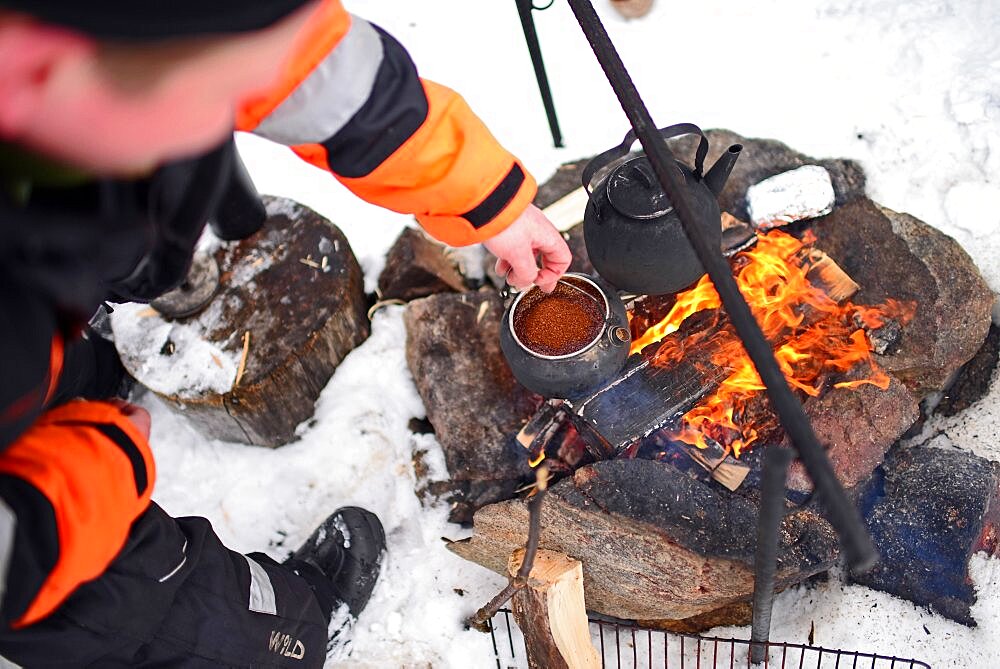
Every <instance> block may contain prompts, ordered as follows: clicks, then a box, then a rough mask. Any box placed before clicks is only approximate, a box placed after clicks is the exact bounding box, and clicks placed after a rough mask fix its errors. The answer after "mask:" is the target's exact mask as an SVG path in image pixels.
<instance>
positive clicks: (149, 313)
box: [136, 307, 160, 318]
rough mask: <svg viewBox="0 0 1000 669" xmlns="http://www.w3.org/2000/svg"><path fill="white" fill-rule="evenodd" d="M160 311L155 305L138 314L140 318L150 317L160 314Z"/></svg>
mask: <svg viewBox="0 0 1000 669" xmlns="http://www.w3.org/2000/svg"><path fill="white" fill-rule="evenodd" d="M159 315H160V312H159V311H157V310H156V309H154V308H153V307H146V308H145V309H143V310H142V311H140V312H139V313H137V314H136V316H138V317H139V318H149V317H150V316H159Z"/></svg>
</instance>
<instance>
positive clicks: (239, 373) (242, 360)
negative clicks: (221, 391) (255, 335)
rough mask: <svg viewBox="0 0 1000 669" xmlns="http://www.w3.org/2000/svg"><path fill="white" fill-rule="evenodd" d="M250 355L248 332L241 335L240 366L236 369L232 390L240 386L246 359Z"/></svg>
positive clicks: (245, 367)
mask: <svg viewBox="0 0 1000 669" xmlns="http://www.w3.org/2000/svg"><path fill="white" fill-rule="evenodd" d="M249 355H250V330H247V331H246V332H245V333H243V355H241V356H240V366H239V367H237V368H236V381H234V382H233V388H235V387H236V386H238V385H240V381H242V380H243V372H245V371H246V369H247V357H248V356H249Z"/></svg>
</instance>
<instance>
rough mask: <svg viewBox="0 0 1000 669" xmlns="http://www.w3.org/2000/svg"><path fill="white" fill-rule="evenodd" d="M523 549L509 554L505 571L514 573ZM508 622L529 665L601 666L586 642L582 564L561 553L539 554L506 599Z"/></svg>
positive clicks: (556, 667) (549, 667)
mask: <svg viewBox="0 0 1000 669" xmlns="http://www.w3.org/2000/svg"><path fill="white" fill-rule="evenodd" d="M523 559H524V549H518V550H516V551H514V553H513V554H512V555H511V556H510V560H509V562H508V563H507V569H508V572H509V573H510V575H511V577H513V576H514V575H515V574H517V571H518V569H520V567H521V561H522V560H523ZM512 604H513V609H514V620H515V621H516V622H517V625H518V627H520V629H521V631H522V632H523V634H524V642H525V647H526V649H527V653H528V664H529V666H531V667H539V668H541V667H544V668H545V669H591V668H593V669H596V668H598V667H600V666H601V659H600V656H599V655H598V652H597V650H596V649H595V648H594V646H593V645H592V644H591V642H590V629H589V627H588V623H587V610H586V606H585V604H584V597H583V564H582V563H581V562H580V561H579V560H574V559H572V558H570V557H567V556H566V555H563V554H561V553H556V552H554V551H547V550H539V551H538V553H537V554H536V556H535V562H534V564H533V566H532V569H531V573H530V574H529V576H528V582H527V585H526V586H525V587H524V588H521V589H520V590H518V591H517V593H516V594H515V595H514V598H513V600H512Z"/></svg>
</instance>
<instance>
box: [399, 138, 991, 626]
mask: <svg viewBox="0 0 1000 669" xmlns="http://www.w3.org/2000/svg"><path fill="white" fill-rule="evenodd" d="M706 134H707V136H708V137H709V140H710V142H711V145H712V146H713V147H718V148H716V149H713V150H712V151H710V152H709V154H708V155H707V156H706V159H705V160H706V163H707V164H711V163H713V161H717V160H718V155H719V152H723V151H727V150H728V149H726V148H724V147H731V146H733V145H736V144H739V145H743V146H744V154H745V157H744V158H741V159H740V161H739V162H737V163H736V165H735V167H734V168H733V172H732V175H731V177H730V179H729V181H728V182H727V184H726V186H725V188H724V189H723V190H722V191H721V194H720V195H719V204H720V207H721V209H722V211H723V212H724V213H723V216H722V218H723V231H722V239H721V240H720V249H721V250H722V252H723V255H724V256H726V257H727V258H728V263H729V266H730V268H731V269H732V271H733V275H734V277H735V278H736V279H737V281H738V282H739V289H740V290H741V292H742V294H743V295H744V296H746V298H747V300H748V301H749V303H750V306H751V311H752V313H753V315H754V316H755V317H756V319H757V320H758V321H759V322H760V323H761V325H762V326H763V328H764V330H765V336H766V338H767V339H768V340H769V342H770V343H771V344H772V345H773V347H774V349H775V350H776V351H777V353H778V360H779V368H780V369H781V370H782V371H783V372H784V374H785V375H786V376H787V377H788V378H789V381H790V387H791V389H792V391H793V392H794V394H796V395H798V397H799V399H800V400H802V406H803V409H804V410H805V413H806V415H807V417H808V418H809V421H810V423H811V424H812V426H813V429H814V431H815V433H816V436H817V439H818V441H819V443H820V444H821V445H822V447H823V449H824V450H825V452H826V455H827V457H828V458H829V460H830V463H831V465H832V468H833V473H834V475H835V476H836V478H837V480H838V481H839V482H840V484H841V485H842V486H843V488H844V489H845V490H846V491H847V494H848V495H849V497H850V500H851V502H852V503H853V504H855V505H856V507H857V508H858V509H859V510H860V515H861V516H862V518H863V519H864V521H865V523H866V525H867V527H868V529H869V531H870V532H871V534H872V536H873V538H874V541H875V542H876V545H877V547H878V549H879V551H880V552H881V554H882V555H883V556H887V557H885V559H884V560H883V562H882V563H881V564H880V565H879V566H878V567H876V568H875V570H874V571H873V572H871V574H872V575H870V576H868V577H866V578H865V580H863V581H861V582H864V583H865V584H868V585H870V586H871V587H874V588H878V589H882V590H887V591H889V592H893V593H895V594H898V595H899V596H901V597H905V598H908V599H911V600H912V601H915V602H917V603H919V604H928V605H930V606H932V607H934V608H935V610H938V611H942V612H945V614H946V615H948V616H949V617H952V618H954V619H957V620H962V621H967V620H970V613H969V611H970V609H969V606H970V604H971V603H972V602H973V601H974V594H973V593H972V592H971V590H970V588H969V586H968V585H967V580H963V579H965V578H966V574H967V571H966V564H967V560H968V555H970V554H971V553H972V552H974V551H975V550H977V547H980V546H983V545H987V546H994V544H993V543H989V541H988V538H989V536H988V535H989V534H990V532H991V531H992V530H991V529H990V528H992V527H994V526H995V524H994V521H993V520H990V519H992V518H994V515H992V514H995V513H997V514H1000V511H997V510H996V507H997V504H995V503H994V500H996V499H1000V498H998V497H996V496H995V495H994V490H995V486H996V485H998V484H997V483H996V481H997V480H1000V471H997V470H995V469H992V468H991V467H990V466H988V465H987V464H986V463H985V461H981V460H977V459H975V458H971V457H967V456H966V454H964V453H960V452H958V451H955V450H943V449H932V448H910V449H904V448H900V447H899V446H898V445H897V444H898V443H899V440H900V438H901V437H902V436H903V435H904V433H906V432H907V430H910V429H911V428H912V427H913V426H914V424H915V423H916V422H917V421H918V420H919V419H920V417H921V408H920V403H921V402H924V407H925V408H926V407H928V406H932V405H929V404H928V400H930V401H933V398H934V397H935V396H939V395H937V394H938V393H940V392H941V391H943V390H946V389H947V388H949V386H950V385H951V384H952V383H953V379H955V378H956V375H960V374H961V372H960V369H961V368H962V366H963V364H965V363H966V362H967V361H969V360H970V358H972V357H973V356H974V355H976V352H977V351H978V350H979V349H980V347H981V346H982V345H983V340H984V339H985V338H986V332H987V330H988V329H989V322H990V310H991V307H992V304H993V295H992V292H991V291H990V290H989V287H988V286H987V285H986V284H985V282H984V281H983V280H982V277H981V276H980V275H979V273H978V271H977V270H976V268H975V266H974V265H973V264H972V262H971V260H970V259H969V258H968V256H967V254H965V253H964V252H963V251H962V250H961V248H960V247H959V246H958V245H957V244H956V243H955V242H954V241H953V240H951V239H949V238H947V237H945V236H944V235H942V234H940V233H938V232H937V231H934V230H932V229H931V228H930V227H929V226H926V225H925V224H923V223H921V222H920V221H918V220H916V219H914V218H913V217H911V216H908V215H906V214H900V213H897V212H894V211H890V210H888V209H885V208H884V207H881V206H880V205H878V204H877V203H874V202H872V201H871V200H869V199H867V198H866V197H865V196H864V191H863V188H864V176H863V173H862V172H861V171H860V168H859V167H858V166H856V165H854V164H853V163H850V162H849V161H837V160H817V159H815V158H810V157H808V156H803V155H801V154H797V153H795V152H793V151H791V150H790V149H787V147H784V146H783V145H780V144H778V143H776V142H772V141H770V140H753V139H748V138H746V137H741V136H739V135H736V134H735V133H731V132H728V131H718V130H716V131H709V132H708V133H706ZM699 141H700V138H698V137H696V136H695V137H688V138H682V139H680V140H676V142H675V143H674V144H672V145H673V146H675V147H676V153H677V154H679V155H686V156H690V155H694V153H695V151H696V148H697V146H698V145H699ZM588 162H589V161H581V162H579V163H576V164H572V165H568V166H566V168H565V169H563V170H560V172H559V173H558V174H557V175H556V177H554V178H553V180H552V181H551V182H550V184H547V185H543V188H542V189H541V191H540V196H539V197H540V206H542V207H543V208H546V211H547V212H548V213H552V214H555V213H557V212H559V211H562V210H564V209H567V210H568V209H573V210H574V211H575V212H576V214H575V215H577V216H579V212H580V210H581V209H582V208H583V205H582V204H581V203H580V200H579V199H578V198H577V195H574V189H576V188H579V184H580V183H581V173H582V170H583V169H584V168H585V166H586V163H588ZM815 165H819V166H821V167H822V168H823V169H826V170H828V172H829V175H830V181H832V183H833V191H834V192H833V195H828V197H829V199H828V200H827V202H828V203H830V204H831V206H832V208H824V209H820V208H817V207H813V208H810V210H809V212H810V213H809V215H808V217H807V219H808V220H799V221H796V222H785V223H786V224H785V225H783V226H782V225H777V226H775V227H776V228H777V229H767V228H768V226H761V225H759V224H757V225H756V226H755V227H756V228H757V229H756V230H754V229H753V228H751V226H750V225H749V224H748V223H740V221H754V222H755V223H757V217H756V216H755V214H754V213H753V212H751V211H750V209H749V207H748V206H747V204H748V197H747V193H748V191H749V190H750V188H751V187H755V186H757V185H759V184H761V183H763V182H764V181H765V180H767V179H769V178H771V177H774V176H780V175H785V174H786V173H790V172H796V170H798V172H796V174H798V175H799V178H801V177H802V176H803V174H802V172H803V170H800V168H802V167H803V166H815ZM810 171H811V172H813V173H814V174H815V173H816V172H817V170H816V169H812V170H810ZM805 176H808V175H805ZM579 193H582V194H583V198H584V200H586V193H584V192H583V190H582V189H581V190H580V191H579ZM579 193H578V194H579ZM567 203H568V204H569V205H572V206H566V207H564V206H563V205H564V204H567ZM567 216H568V215H567ZM575 220H577V221H579V220H580V219H579V218H577V219H575ZM572 225H573V222H572V220H568V221H567V229H568V230H569V232H568V233H567V234H568V236H569V243H570V246H571V248H573V249H574V254H575V255H576V258H577V260H576V261H575V263H574V266H573V267H572V268H571V269H572V271H574V272H579V273H582V274H584V275H592V274H593V272H594V269H595V267H594V266H593V265H591V264H590V261H591V260H593V259H592V258H590V259H588V254H587V249H586V247H585V245H584V238H585V230H584V228H585V225H582V224H581V225H577V226H575V227H571V226H572ZM500 285H502V283H500V284H497V285H496V287H499V286H500ZM622 290H624V289H622ZM638 292H639V291H635V290H631V291H628V292H627V293H626V294H624V295H622V300H623V305H624V307H626V308H627V316H628V318H627V321H626V320H624V319H623V321H622V324H623V325H626V326H627V330H628V333H629V339H630V340H631V341H630V343H629V344H626V349H627V350H626V351H625V352H626V354H627V358H626V360H625V363H624V366H623V367H619V368H616V371H615V372H614V374H612V375H611V376H610V380H609V381H602V382H601V383H600V385H597V386H595V387H594V388H593V389H588V390H587V392H585V393H584V394H582V395H581V396H576V397H572V398H571V399H569V400H566V399H548V400H545V399H543V398H542V397H540V396H539V395H538V394H535V393H533V392H531V391H530V389H528V388H526V387H525V386H524V385H522V384H519V383H517V382H516V381H515V379H514V377H513V373H512V371H511V370H510V368H509V367H508V365H507V364H506V358H505V356H504V354H503V352H502V351H501V350H500V346H499V345H498V339H499V336H498V334H499V332H500V331H501V329H502V327H503V324H504V323H505V322H506V318H507V317H508V316H509V315H510V310H508V311H507V313H506V314H505V306H504V303H503V301H502V300H501V299H500V298H499V297H498V296H497V295H496V291H495V290H489V289H480V290H478V291H475V290H473V291H468V292H465V293H458V294H450V295H449V294H438V295H434V296H432V297H430V298H426V299H424V300H418V301H415V302H412V303H410V305H409V306H408V308H407V315H406V323H407V359H408V362H409V364H410V368H411V371H412V372H413V377H414V379H415V381H416V383H417V387H418V389H419V390H420V393H421V397H422V398H423V399H424V402H425V405H426V407H427V416H428V419H429V422H430V423H431V424H432V425H433V429H434V432H435V435H436V438H437V440H438V442H439V443H440V444H441V445H442V448H443V450H444V454H445V458H446V464H447V467H448V472H449V477H450V480H449V481H448V482H442V483H440V484H438V483H434V482H432V481H431V482H429V485H428V490H429V491H430V492H431V493H432V494H441V493H435V491H436V490H446V491H449V492H448V493H446V494H450V495H451V497H450V498H449V499H450V500H451V501H452V504H453V507H452V509H453V517H454V518H455V519H456V520H462V521H463V522H469V521H472V520H474V531H473V534H472V536H471V537H470V538H469V539H465V540H462V541H457V542H454V543H452V544H450V547H451V549H452V550H453V551H454V552H455V553H457V554H459V555H461V556H463V557H465V558H467V559H469V560H472V561H474V562H477V563H478V564H481V565H483V566H486V567H488V568H490V569H492V570H494V571H496V572H498V573H501V574H505V575H509V574H510V573H511V572H510V570H509V567H510V565H509V564H508V561H509V558H510V556H511V555H512V554H513V553H514V552H515V551H516V550H517V549H519V548H522V547H524V546H525V543H526V539H527V528H528V526H529V524H530V523H529V513H528V509H527V505H526V504H525V502H524V499H523V497H524V493H525V491H526V490H528V489H530V488H531V487H532V485H533V482H534V481H535V479H536V476H535V473H536V472H537V470H538V469H541V468H542V467H543V466H544V468H545V469H546V470H547V471H548V472H549V474H550V477H551V478H550V480H548V493H547V495H546V502H545V506H544V509H543V510H542V511H541V519H540V527H541V531H540V538H539V544H538V548H539V550H540V551H541V550H547V551H555V552H558V553H561V554H563V555H569V556H572V557H573V558H575V559H577V560H579V561H581V562H582V563H583V565H584V568H583V581H584V585H585V589H586V606H587V608H588V609H589V610H591V611H596V612H599V613H601V614H604V615H610V616H614V617H616V618H620V619H628V620H640V621H650V620H657V621H674V622H676V624H678V625H681V624H683V625H684V626H687V629H691V630H694V629H706V628H708V627H711V626H713V625H718V624H723V623H726V624H733V623H736V622H737V621H741V620H742V621H743V622H746V620H747V617H745V616H747V615H748V611H749V609H748V608H740V607H747V606H748V605H747V602H748V601H749V599H750V595H751V591H752V589H753V582H754V572H753V564H754V550H755V546H756V539H755V537H754V528H755V527H756V524H757V520H758V516H759V511H760V508H761V499H762V474H763V459H764V455H765V454H767V453H770V452H774V451H779V450H782V449H780V448H776V447H782V446H784V447H788V446H790V442H789V440H788V439H787V437H786V435H785V434H784V430H783V429H782V428H781V427H780V425H779V424H778V420H777V418H776V416H775V414H774V412H773V410H772V408H771V403H770V400H769V399H768V397H767V396H766V395H765V394H764V393H763V392H761V383H760V380H759V379H758V378H757V375H756V374H755V373H754V371H753V368H752V366H751V365H750V364H749V363H748V362H747V360H746V358H745V356H744V353H743V350H742V347H741V345H740V344H739V342H738V341H737V339H736V337H735V335H734V333H733V325H732V324H731V323H730V320H729V317H728V315H727V313H726V310H725V309H722V308H720V307H719V298H718V296H717V295H716V293H715V291H714V290H713V289H712V287H711V285H710V284H709V282H708V281H707V280H701V281H698V280H697V278H696V279H695V282H694V285H693V286H690V285H689V286H687V287H686V288H685V289H683V290H681V291H679V292H677V291H675V292H672V293H669V294H637V293H638ZM619 294H621V293H619ZM998 339H1000V336H998ZM609 343H610V342H609ZM629 347H631V348H629ZM987 366H988V365H987ZM989 369H992V367H989ZM551 397H559V396H558V395H551ZM927 410H929V409H927ZM894 445H896V446H894ZM526 456H527V457H526ZM529 462H531V464H533V465H536V470H535V471H534V472H533V471H532V470H531V469H530V468H529V466H528V464H529ZM433 486H438V487H436V488H435V487H433ZM814 491H815V490H814V483H813V481H812V479H811V477H810V476H809V474H808V472H807V471H806V469H805V468H804V466H803V464H802V463H800V462H797V461H796V462H793V463H792V465H791V467H790V470H789V473H788V478H787V490H786V494H785V495H784V500H782V501H783V502H784V510H783V512H782V514H781V524H780V530H779V533H778V534H779V536H780V545H779V547H778V552H777V573H776V587H777V588H779V589H780V588H782V587H785V586H788V585H791V584H795V583H801V582H802V581H805V580H807V579H809V578H810V577H812V576H814V575H816V574H820V573H823V572H826V571H828V570H829V569H830V568H831V567H832V566H833V565H834V564H836V563H837V561H838V560H839V559H840V557H841V553H840V548H839V544H838V540H837V535H836V532H835V530H834V529H833V526H832V525H831V524H830V523H829V522H828V521H827V520H826V518H825V517H824V511H825V509H824V506H823V495H822V494H820V495H814V494H813V493H814ZM473 512H474V513H475V517H474V519H473V517H472V514H473ZM946 513H947V517H942V515H943V514H946ZM956 517H957V518H961V519H962V520H961V522H955V521H954V520H953V518H956ZM984 519H986V520H984ZM987 520H988V521H989V522H987ZM945 527H947V529H942V528H945ZM915 531H916V532H917V533H918V534H919V536H922V537H924V539H923V540H922V541H920V542H917V543H914V541H913V537H914V532H915ZM981 535H982V536H981ZM983 537H986V539H984V538H983ZM990 550H992V549H990ZM939 574H949V575H954V579H951V580H947V581H942V580H941V579H939V578H932V577H933V576H934V575H939ZM677 621H684V622H683V623H680V622H677ZM671 624H674V623H671Z"/></svg>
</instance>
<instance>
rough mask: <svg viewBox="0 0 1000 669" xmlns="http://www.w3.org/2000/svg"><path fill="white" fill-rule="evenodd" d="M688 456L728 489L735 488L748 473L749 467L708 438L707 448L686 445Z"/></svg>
mask: <svg viewBox="0 0 1000 669" xmlns="http://www.w3.org/2000/svg"><path fill="white" fill-rule="evenodd" d="M684 451H685V452H686V453H687V454H688V456H689V457H690V458H691V459H692V460H694V461H695V462H697V463H698V464H699V465H701V466H702V467H704V468H705V469H706V470H707V471H708V473H709V474H711V475H712V478H713V479H715V480H716V481H718V482H719V483H721V484H722V485H724V486H725V487H726V488H728V489H729V490H736V489H737V488H739V487H740V486H741V485H742V484H743V480H744V479H745V478H746V477H747V474H749V473H750V467H748V466H747V465H745V464H743V463H741V462H739V461H737V460H736V459H735V458H734V457H733V456H731V455H730V454H729V453H727V452H726V451H725V450H723V448H722V447H721V446H719V444H717V443H716V442H714V441H712V440H711V439H709V440H708V448H704V449H701V448H696V447H694V446H688V447H687V448H685V449H684Z"/></svg>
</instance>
